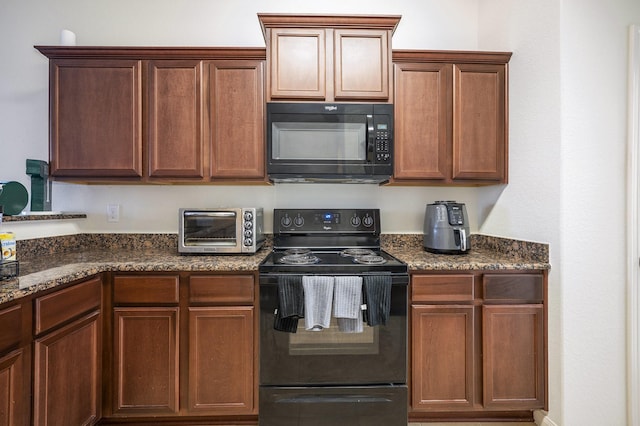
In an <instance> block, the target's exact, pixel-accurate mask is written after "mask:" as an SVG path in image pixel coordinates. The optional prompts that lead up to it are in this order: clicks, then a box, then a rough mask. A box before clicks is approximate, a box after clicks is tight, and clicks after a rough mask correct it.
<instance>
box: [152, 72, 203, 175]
mask: <svg viewBox="0 0 640 426" xmlns="http://www.w3.org/2000/svg"><path fill="white" fill-rule="evenodd" d="M148 76H149V78H148V82H147V84H148V88H147V90H148V99H149V105H148V108H147V114H148V115H147V117H148V118H147V119H148V123H147V125H148V143H149V159H148V164H149V176H150V177H152V178H155V177H157V178H167V177H170V178H196V179H203V178H204V169H203V158H204V153H203V148H204V139H203V126H202V65H201V61H198V60H184V61H181V60H166V61H150V62H149V64H148Z"/></svg>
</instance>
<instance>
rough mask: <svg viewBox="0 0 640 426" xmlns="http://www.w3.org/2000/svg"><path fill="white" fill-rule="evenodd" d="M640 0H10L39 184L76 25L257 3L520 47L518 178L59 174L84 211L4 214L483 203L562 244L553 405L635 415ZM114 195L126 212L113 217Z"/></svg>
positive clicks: (442, 42) (20, 106) (119, 41)
mask: <svg viewBox="0 0 640 426" xmlns="http://www.w3.org/2000/svg"><path fill="white" fill-rule="evenodd" d="M639 9H640V4H639V2H637V0H611V1H608V2H603V1H598V0H562V1H557V0H521V1H517V2H514V1H510V0H447V1H436V0H423V1H420V2H416V1H413V0H396V1H394V2H386V1H384V2H383V1H380V0H374V1H371V0H368V1H364V0H351V1H348V2H347V1H342V0H326V1H325V2H304V3H303V2H299V1H295V0H286V1H285V0H274V1H271V2H260V1H258V0H239V1H233V2H228V1H225V2H223V1H221V0H136V1H135V2H131V1H124V0H94V1H91V2H86V1H83V0H59V1H56V2H51V1H47V0H31V1H27V2H25V1H23V0H4V1H3V2H2V3H1V4H0V39H1V40H2V43H0V57H2V58H3V63H2V65H1V66H0V159H1V160H2V161H1V163H0V164H2V168H1V170H0V180H19V181H21V182H23V183H24V184H25V185H27V186H28V179H27V176H26V175H25V172H24V169H25V166H24V162H25V159H26V158H37V159H46V158H47V84H48V81H47V60H46V58H44V57H43V56H41V55H40V54H39V53H38V52H37V51H36V50H35V49H33V45H37V44H43V45H47V44H57V43H58V37H59V32H60V30H61V29H62V28H69V29H71V30H73V31H75V32H76V33H77V37H78V43H79V44H84V45H237V46H263V45H264V42H263V39H262V35H261V33H260V29H259V24H258V20H257V17H256V13H258V12H288V13H293V12H299V13H313V12H328V13H389V14H401V15H403V18H402V20H401V22H400V25H399V27H398V29H397V31H396V34H395V36H394V47H396V48H424V49H452V50H473V49H482V50H508V51H513V52H514V55H513V58H512V61H511V63H510V101H511V103H510V110H509V113H510V183H509V185H508V186H506V187H503V186H497V187H485V188H398V187H394V188H385V187H382V188H378V187H374V186H360V185H304V186H299V185H277V186H274V187H266V186H265V187H243V186H240V187H238V186H176V187H173V186H151V187H146V186H82V185H70V184H60V183H56V184H55V185H54V209H56V210H77V211H83V212H87V213H88V215H89V217H88V219H87V220H83V221H71V222H65V223H64V224H60V223H45V224H37V225H36V224H12V225H9V224H4V225H3V229H5V228H9V229H10V230H14V232H16V233H17V236H18V238H33V237H34V236H38V235H59V234H65V233H75V232H102V231H117V232H175V229H176V224H177V208H178V207H180V206H200V205H238V204H243V205H244V204H251V205H258V204H259V205H262V206H264V207H265V209H266V210H267V211H270V210H271V209H273V208H274V207H293V206H299V207H307V206H309V207H311V206H327V205H334V206H345V207H346V206H371V207H380V208H381V209H382V214H383V220H384V222H383V225H384V227H385V229H384V231H385V232H420V230H421V225H422V215H423V212H424V204H425V203H427V202H429V201H432V200H435V199H442V198H447V199H457V200H458V201H464V202H466V203H467V206H468V210H469V213H470V215H471V226H472V230H473V231H481V232H483V233H489V234H494V235H502V236H508V237H514V238H521V239H528V240H534V241H542V242H548V243H550V245H551V263H552V270H551V274H550V304H549V306H550V311H549V319H550V325H549V352H550V374H549V377H550V405H551V407H550V412H549V416H548V418H547V420H546V422H547V423H548V424H556V425H565V426H573V425H580V426H582V425H604V424H607V425H609V424H610V425H623V424H625V393H624V392H625V389H624V386H625V369H624V365H625V362H624V358H625V340H624V327H625V324H624V311H625V304H624V273H623V271H624V255H625V252H624V247H625V243H624V238H625V235H624V231H625V230H624V193H625V191H624V188H623V186H624V167H625V166H624V164H625V162H624V144H625V132H624V129H625V117H626V112H625V106H626V86H625V84H626V75H625V72H626V56H625V55H626V47H627V46H626V26H627V25H628V24H630V23H632V22H634V21H635V22H640V10H639ZM109 203H114V204H120V205H121V208H122V212H121V215H122V219H121V222H119V223H117V224H109V223H107V222H106V217H105V209H106V205H107V204H109Z"/></svg>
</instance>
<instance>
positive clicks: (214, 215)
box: [184, 211, 238, 247]
mask: <svg viewBox="0 0 640 426" xmlns="http://www.w3.org/2000/svg"><path fill="white" fill-rule="evenodd" d="M237 216H238V213H237V212H233V211H230V212H209V213H185V216H184V245H185V246H203V245H209V246H225V247H226V246H231V247H233V246H236V245H237V242H238V235H237V233H238V230H237V229H236V224H237V223H238V217H237Z"/></svg>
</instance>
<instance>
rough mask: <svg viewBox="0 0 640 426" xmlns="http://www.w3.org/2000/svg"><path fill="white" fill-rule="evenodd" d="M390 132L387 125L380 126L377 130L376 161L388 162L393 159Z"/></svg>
mask: <svg viewBox="0 0 640 426" xmlns="http://www.w3.org/2000/svg"><path fill="white" fill-rule="evenodd" d="M389 146H390V143H389V131H388V130H387V126H386V124H378V128H377V129H376V161H378V162H386V161H389V159H390V158H391V150H390V149H389Z"/></svg>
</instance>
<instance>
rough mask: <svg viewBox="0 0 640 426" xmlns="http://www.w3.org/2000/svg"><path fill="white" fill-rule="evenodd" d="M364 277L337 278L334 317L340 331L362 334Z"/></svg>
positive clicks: (334, 291)
mask: <svg viewBox="0 0 640 426" xmlns="http://www.w3.org/2000/svg"><path fill="white" fill-rule="evenodd" d="M361 306H362V277H349V276H345V277H336V278H335V284H334V289H333V316H334V317H335V318H336V319H337V320H338V330H340V331H342V332H344V333H362V331H363V330H364V327H363V324H362V310H361Z"/></svg>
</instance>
